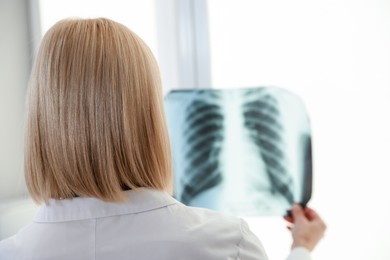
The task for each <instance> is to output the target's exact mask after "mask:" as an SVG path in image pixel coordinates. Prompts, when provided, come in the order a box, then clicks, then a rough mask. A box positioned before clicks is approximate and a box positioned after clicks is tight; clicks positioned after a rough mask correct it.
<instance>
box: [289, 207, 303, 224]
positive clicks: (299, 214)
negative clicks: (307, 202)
mask: <svg viewBox="0 0 390 260" xmlns="http://www.w3.org/2000/svg"><path fill="white" fill-rule="evenodd" d="M292 215H293V218H294V220H295V221H294V222H296V221H302V220H303V219H306V217H305V212H304V211H303V209H302V207H301V206H300V205H298V204H294V205H293V208H292Z"/></svg>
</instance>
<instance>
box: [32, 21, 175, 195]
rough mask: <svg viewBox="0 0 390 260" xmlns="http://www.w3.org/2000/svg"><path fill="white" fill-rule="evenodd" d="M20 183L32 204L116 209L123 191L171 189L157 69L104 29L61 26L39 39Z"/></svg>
mask: <svg viewBox="0 0 390 260" xmlns="http://www.w3.org/2000/svg"><path fill="white" fill-rule="evenodd" d="M27 100H28V102H27V119H26V120H27V122H26V137H25V140H26V143H25V178H26V183H27V186H28V189H29V192H30V194H31V196H32V198H33V199H34V201H36V202H37V203H42V202H45V203H47V202H48V201H49V199H67V198H73V197H76V196H87V197H95V198H98V199H101V200H104V201H116V202H120V201H124V200H125V193H124V192H123V190H125V189H137V188H139V187H148V188H154V189H158V190H167V191H169V190H170V189H171V185H172V183H171V182H172V180H171V178H172V169H171V168H172V162H171V151H170V143H169V137H168V131H167V127H166V122H165V115H164V108H163V98H162V90H161V81H160V75H159V69H158V66H157V63H156V61H155V59H154V57H153V54H152V53H151V51H150V49H149V48H148V47H147V45H146V44H145V43H144V42H143V41H142V40H141V39H140V38H139V37H138V36H137V35H136V34H135V33H133V32H132V31H130V30H129V29H128V28H126V27H125V26H123V25H121V24H119V23H116V22H114V21H111V20H108V19H103V18H100V19H67V20H62V21H60V22H58V23H57V24H55V25H54V26H53V27H52V28H51V29H50V30H49V31H48V32H47V33H46V35H45V36H44V38H43V40H42V43H41V46H40V49H39V51H38V55H37V58H36V61H35V64H34V67H33V71H32V74H31V79H30V84H29V90H28V97H27Z"/></svg>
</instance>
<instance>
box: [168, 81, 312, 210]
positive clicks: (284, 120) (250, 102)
mask: <svg viewBox="0 0 390 260" xmlns="http://www.w3.org/2000/svg"><path fill="white" fill-rule="evenodd" d="M165 108H166V114H167V120H168V128H169V132H170V138H171V144H172V151H173V160H174V176H175V182H174V196H175V197H176V199H178V200H179V201H181V202H183V203H184V204H186V205H189V206H195V207H205V208H210V209H214V210H218V211H222V212H225V213H229V214H233V215H240V216H270V215H284V214H286V211H287V210H289V209H291V205H292V204H293V203H301V204H304V205H305V204H306V203H307V202H308V201H309V199H310V197H311V187H312V186H311V183H312V165H311V133H310V125H309V120H308V116H307V113H306V110H305V107H304V105H303V103H302V101H301V100H300V99H299V98H298V97H297V96H295V95H293V94H291V93H290V92H287V91H285V90H282V89H279V88H268V87H267V88H248V89H223V90H221V89H197V90H179V91H173V92H171V93H169V94H168V95H167V97H166V99H165Z"/></svg>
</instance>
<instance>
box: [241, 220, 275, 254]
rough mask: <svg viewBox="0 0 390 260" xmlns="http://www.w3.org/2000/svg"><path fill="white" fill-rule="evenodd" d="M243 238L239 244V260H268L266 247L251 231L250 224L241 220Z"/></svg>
mask: <svg viewBox="0 0 390 260" xmlns="http://www.w3.org/2000/svg"><path fill="white" fill-rule="evenodd" d="M241 232H242V238H241V240H240V242H239V243H238V255H237V259H240V260H268V257H267V254H266V253H265V250H264V247H263V245H262V244H261V242H260V240H259V239H258V238H257V236H256V235H255V234H253V233H252V231H250V229H249V226H248V224H247V223H246V222H245V221H244V220H242V219H241Z"/></svg>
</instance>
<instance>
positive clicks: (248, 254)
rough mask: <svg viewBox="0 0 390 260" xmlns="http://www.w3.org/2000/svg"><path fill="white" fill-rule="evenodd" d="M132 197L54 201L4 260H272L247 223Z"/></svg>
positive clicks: (9, 243)
mask: <svg viewBox="0 0 390 260" xmlns="http://www.w3.org/2000/svg"><path fill="white" fill-rule="evenodd" d="M127 193H128V197H129V199H128V202H126V203H109V202H103V201H100V200H98V199H95V198H75V199H72V200H52V201H50V202H49V204H48V205H43V206H42V207H41V208H40V209H39V211H38V213H37V215H36V217H35V219H34V222H33V223H31V224H30V225H28V226H27V227H25V228H24V229H22V230H20V231H19V233H18V234H16V235H15V236H13V237H10V238H9V239H6V240H3V241H1V242H0V259H4V260H5V259H128V258H129V257H130V258H132V259H140V260H142V259H161V260H164V259H242V260H252V259H253V260H254V259H257V260H265V259H267V256H266V254H265V251H264V248H263V246H262V244H261V242H260V241H259V239H258V238H257V237H256V236H255V235H254V234H253V233H252V232H251V231H250V230H249V227H248V225H247V223H246V222H245V221H243V220H242V219H239V218H236V217H231V216H226V215H223V214H220V213H217V212H214V211H211V210H207V209H201V208H193V207H187V206H185V205H183V204H181V203H180V202H178V201H176V200H175V199H173V198H172V197H171V196H170V195H168V194H167V193H165V192H161V191H156V190H151V189H140V190H139V191H127ZM294 259H296V258H294ZM289 260H290V259H289Z"/></svg>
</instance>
